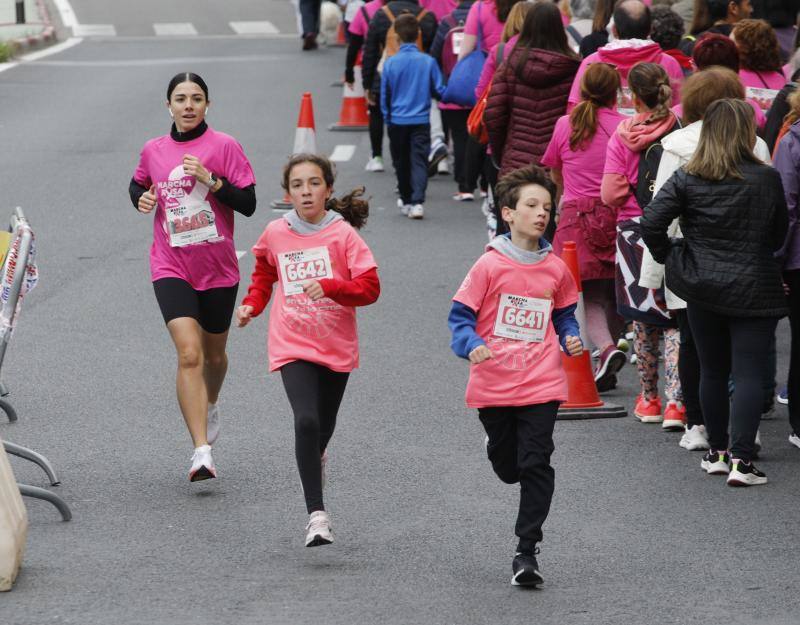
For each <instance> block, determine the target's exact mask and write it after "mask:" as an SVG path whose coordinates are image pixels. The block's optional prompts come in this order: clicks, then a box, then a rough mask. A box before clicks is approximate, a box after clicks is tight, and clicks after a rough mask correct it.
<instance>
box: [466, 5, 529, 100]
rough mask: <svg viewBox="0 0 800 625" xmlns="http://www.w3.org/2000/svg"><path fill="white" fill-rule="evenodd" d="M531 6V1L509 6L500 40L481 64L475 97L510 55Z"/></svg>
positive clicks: (478, 95) (481, 91)
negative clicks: (481, 68) (509, 9)
mask: <svg viewBox="0 0 800 625" xmlns="http://www.w3.org/2000/svg"><path fill="white" fill-rule="evenodd" d="M532 6H533V3H531V2H518V3H517V4H515V5H514V6H513V7H512V8H511V12H510V13H509V14H508V19H507V20H506V23H505V25H504V26H503V34H502V35H501V36H500V41H499V42H497V43H496V44H494V45H493V46H492V48H491V49H490V50H489V55H488V56H487V57H486V62H485V63H484V64H483V70H482V71H481V77H480V78H479V79H478V84H477V86H476V87H475V98H476V99H480V97H481V95H482V94H483V92H484V91H485V90H486V87H487V85H489V84H490V83H491V82H492V77H494V73H495V71H497V68H498V67H499V66H500V65H501V64H502V62H503V61H505V60H507V59H508V57H509V56H510V55H511V52H512V51H513V50H514V46H515V45H516V43H517V40H518V39H519V33H520V32H521V31H522V25H523V24H524V23H525V16H526V15H527V14H528V11H529V10H530V9H531V7H532Z"/></svg>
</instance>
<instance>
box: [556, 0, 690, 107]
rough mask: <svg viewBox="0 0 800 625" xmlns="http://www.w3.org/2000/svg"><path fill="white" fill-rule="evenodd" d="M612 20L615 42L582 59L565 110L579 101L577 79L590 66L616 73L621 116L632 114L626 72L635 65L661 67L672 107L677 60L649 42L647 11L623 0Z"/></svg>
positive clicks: (679, 75) (676, 98)
mask: <svg viewBox="0 0 800 625" xmlns="http://www.w3.org/2000/svg"><path fill="white" fill-rule="evenodd" d="M613 19H614V25H613V27H612V32H613V35H614V38H615V40H614V41H612V42H611V43H609V44H607V45H605V46H603V47H602V48H600V49H599V50H598V51H597V52H595V53H594V54H590V55H589V56H587V57H586V58H585V59H583V61H582V62H581V65H580V67H579V68H578V73H577V75H576V76H575V80H574V82H573V83H572V90H571V91H570V94H569V103H568V105H567V111H568V112H569V111H571V110H572V109H573V108H574V107H575V106H576V105H577V104H578V102H580V100H581V97H580V88H581V78H582V77H583V74H584V72H585V71H586V68H587V67H589V65H591V64H592V63H608V64H610V65H613V66H614V67H615V68H616V69H617V71H618V72H619V77H620V80H621V83H622V88H621V93H622V97H621V98H619V99H618V101H617V110H618V111H619V112H620V113H622V114H624V115H633V114H634V112H635V111H634V110H633V106H632V103H631V90H630V86H629V85H628V72H629V71H630V69H631V68H632V67H633V66H634V65H636V64H637V63H657V64H659V65H661V66H662V67H663V68H664V69H665V70H666V72H667V74H668V75H669V77H670V82H671V86H672V98H673V101H672V104H673V105H675V104H678V102H680V85H681V83H682V82H683V70H682V69H681V66H680V63H678V61H676V60H675V59H673V58H672V57H671V56H670V55H669V54H665V53H664V52H663V51H662V50H661V47H660V46H659V45H658V44H657V43H655V42H654V41H651V40H650V39H649V37H650V29H651V26H652V22H651V16H650V9H649V8H648V7H647V6H646V5H645V4H643V3H642V2H640V0H623V1H622V2H620V3H619V4H618V5H617V6H616V8H615V9H614V13H613Z"/></svg>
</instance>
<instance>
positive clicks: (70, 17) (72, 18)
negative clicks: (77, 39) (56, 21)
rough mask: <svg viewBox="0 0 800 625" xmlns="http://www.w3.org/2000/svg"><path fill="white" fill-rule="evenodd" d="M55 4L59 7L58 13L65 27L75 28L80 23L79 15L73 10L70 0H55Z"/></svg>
mask: <svg viewBox="0 0 800 625" xmlns="http://www.w3.org/2000/svg"><path fill="white" fill-rule="evenodd" d="M53 4H55V5H56V9H58V13H59V15H60V16H61V23H62V24H64V27H65V28H74V27H75V26H77V25H78V16H77V15H75V11H73V10H72V5H71V4H70V3H69V0H53Z"/></svg>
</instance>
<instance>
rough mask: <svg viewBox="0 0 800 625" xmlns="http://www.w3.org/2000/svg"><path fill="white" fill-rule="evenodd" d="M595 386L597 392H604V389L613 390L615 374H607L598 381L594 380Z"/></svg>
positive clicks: (615, 386)
mask: <svg viewBox="0 0 800 625" xmlns="http://www.w3.org/2000/svg"><path fill="white" fill-rule="evenodd" d="M595 386H597V392H598V393H605V392H606V391H613V390H614V389H615V388H617V376H616V375H607V376H606V377H605V379H604V380H600V381H599V382H595Z"/></svg>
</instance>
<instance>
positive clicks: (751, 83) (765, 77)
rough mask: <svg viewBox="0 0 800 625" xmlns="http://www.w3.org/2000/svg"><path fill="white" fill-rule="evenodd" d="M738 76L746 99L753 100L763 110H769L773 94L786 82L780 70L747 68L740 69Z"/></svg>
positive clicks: (775, 94)
mask: <svg viewBox="0 0 800 625" xmlns="http://www.w3.org/2000/svg"><path fill="white" fill-rule="evenodd" d="M739 78H741V80H742V83H743V84H744V90H745V93H746V94H747V97H748V99H752V100H754V101H755V102H756V103H757V104H758V106H759V107H760V108H761V110H763V111H769V109H770V107H771V106H772V103H773V101H774V100H775V96H777V95H778V92H779V91H780V90H781V89H783V87H784V85H786V82H787V80H786V76H784V75H783V73H781V72H753V71H750V70H749V69H740V70H739Z"/></svg>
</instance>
